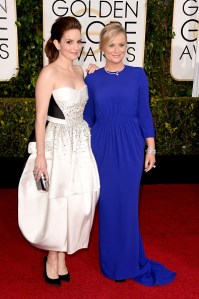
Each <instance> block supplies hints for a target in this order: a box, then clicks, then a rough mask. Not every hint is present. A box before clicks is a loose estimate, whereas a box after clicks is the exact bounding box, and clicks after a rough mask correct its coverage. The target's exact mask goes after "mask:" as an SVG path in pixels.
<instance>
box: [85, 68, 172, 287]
mask: <svg viewBox="0 0 199 299" xmlns="http://www.w3.org/2000/svg"><path fill="white" fill-rule="evenodd" d="M85 80H86V84H87V86H88V92H89V100H88V102H87V104H86V107H85V111H84V118H85V120H86V121H87V122H88V124H89V126H90V127H91V146H92V150H93V153H94V156H95V159H96V161H97V165H98V170H99V175H100V184H101V191H100V198H99V243H100V249H99V253H100V265H101V270H102V273H103V274H104V275H105V276H106V277H108V278H111V279H114V280H122V279H126V278H132V279H134V280H136V281H138V282H140V283H142V284H144V285H148V286H151V285H163V284H166V283H168V282H170V281H172V280H173V279H174V277H175V273H174V272H171V271H169V270H168V269H166V268H165V267H164V266H163V265H161V264H159V263H156V262H154V261H151V260H149V259H147V258H146V256H145V253H144V249H143V245H142V239H141V236H140V231H139V219H138V197H139V188H140V180H141V175H142V172H143V167H144V147H145V138H147V137H153V136H154V126H153V120H152V115H151V112H150V107H149V99H148V95H149V92H148V81H147V77H146V75H145V72H144V70H143V69H142V68H139V67H130V66H125V68H124V70H123V71H121V72H120V73H119V75H115V74H110V73H107V72H106V71H105V70H104V68H101V69H99V70H97V71H95V72H94V73H93V74H90V75H87V77H86V79H85Z"/></svg>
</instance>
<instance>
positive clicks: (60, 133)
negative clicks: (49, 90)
mask: <svg viewBox="0 0 199 299" xmlns="http://www.w3.org/2000/svg"><path fill="white" fill-rule="evenodd" d="M87 99H88V93H87V87H86V86H84V87H83V88H81V89H80V90H75V89H72V88H60V89H57V90H56V91H55V92H53V95H52V99H51V100H52V101H53V105H54V110H56V113H55V114H59V117H62V118H59V117H56V115H54V113H53V110H52V109H51V113H50V114H51V115H50V116H48V117H47V120H48V121H49V123H48V126H47V128H46V141H45V147H46V151H53V150H58V149H59V150H60V151H61V152H62V154H63V155H68V152H69V151H72V152H73V153H74V152H81V153H83V152H84V151H87V150H88V145H89V144H90V142H89V140H90V130H89V128H88V124H87V123H86V122H85V120H84V119H83V111H84V108H85V105H86V102H87Z"/></svg>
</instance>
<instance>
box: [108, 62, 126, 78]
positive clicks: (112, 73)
mask: <svg viewBox="0 0 199 299" xmlns="http://www.w3.org/2000/svg"><path fill="white" fill-rule="evenodd" d="M124 68H125V65H124V66H123V68H122V69H121V70H119V71H117V72H109V71H107V70H106V69H105V68H104V70H105V72H106V73H107V74H110V75H116V76H119V73H121V72H122V71H123V70H124Z"/></svg>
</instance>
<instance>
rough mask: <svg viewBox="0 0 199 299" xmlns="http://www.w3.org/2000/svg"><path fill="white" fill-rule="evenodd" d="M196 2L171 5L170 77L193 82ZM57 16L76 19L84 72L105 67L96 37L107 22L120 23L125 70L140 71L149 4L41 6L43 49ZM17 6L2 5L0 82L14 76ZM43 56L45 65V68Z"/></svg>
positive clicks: (78, 0) (69, 1) (99, 1)
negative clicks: (134, 68)
mask: <svg viewBox="0 0 199 299" xmlns="http://www.w3.org/2000/svg"><path fill="white" fill-rule="evenodd" d="M198 2H199V0H174V9H173V27H172V30H173V32H174V38H173V39H172V41H171V63H170V65H171V70H170V73H171V76H172V77H173V78H174V79H175V80H179V81H191V80H193V76H194V66H195V60H196V55H199V49H198V54H197V36H198V17H199V12H198V4H199V3H198ZM61 16H74V17H76V18H78V19H79V21H80V22H81V24H82V39H83V47H82V51H81V55H80V57H79V59H78V61H77V62H76V63H78V64H81V65H82V67H83V68H84V69H86V67H87V66H88V64H89V63H96V64H97V65H98V66H103V65H104V60H103V55H102V53H101V52H100V51H99V46H98V44H99V32H100V31H101V30H102V28H103V27H104V26H105V25H106V24H107V23H109V22H113V21H119V22H120V23H121V24H122V25H123V26H124V27H125V29H126V32H127V38H128V48H127V55H126V61H124V63H125V64H128V65H133V66H143V64H144V48H145V34H146V17H147V0H139V1H136V0H129V1H103V0H95V1H91V0H74V1H73V0H43V38H44V46H45V43H46V41H47V40H48V38H49V37H50V28H51V25H52V23H53V22H54V21H55V20H56V19H57V18H58V17H61ZM16 20H17V10H16V0H0V81H7V80H10V79H11V78H12V77H13V76H17V74H18V41H17V27H16V25H15V22H16ZM47 63H48V61H47V58H46V56H45V54H44V65H45V64H47Z"/></svg>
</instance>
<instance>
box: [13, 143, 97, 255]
mask: <svg viewBox="0 0 199 299" xmlns="http://www.w3.org/2000/svg"><path fill="white" fill-rule="evenodd" d="M87 149H88V150H85V147H84V150H82V151H79V152H78V153H77V152H76V153H73V155H67V154H63V151H60V150H59V149H56V150H54V151H52V150H49V151H47V152H46V160H47V168H48V174H49V186H50V187H49V191H48V192H45V191H42V190H38V189H37V186H36V182H35V179H34V176H33V169H34V163H35V158H36V143H34V142H32V143H30V144H29V152H31V155H30V156H29V158H28V160H27V163H26V165H25V168H24V171H23V173H22V176H21V178H20V182H19V187H18V224H19V228H20V230H21V232H22V234H23V235H24V237H25V238H26V239H27V240H28V241H29V242H30V243H31V244H32V245H34V246H35V247H37V248H40V249H44V250H52V251H61V252H67V253H68V254H72V253H74V252H75V251H77V250H79V249H81V248H87V247H88V243H89V236H90V232H91V228H92V223H93V218H94V214H95V208H96V204H97V201H98V198H99V192H100V183H99V176H98V170H97V166H96V161H95V159H94V157H93V154H92V151H91V150H90V148H89V146H88V147H87Z"/></svg>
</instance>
